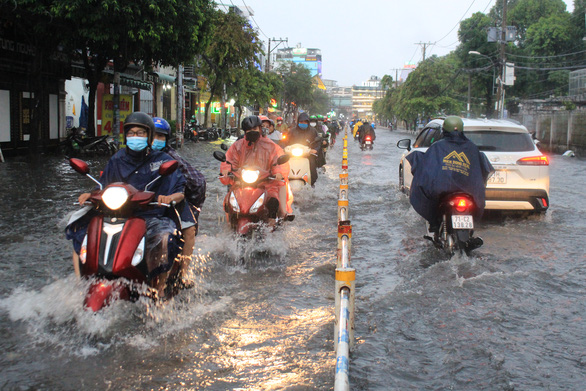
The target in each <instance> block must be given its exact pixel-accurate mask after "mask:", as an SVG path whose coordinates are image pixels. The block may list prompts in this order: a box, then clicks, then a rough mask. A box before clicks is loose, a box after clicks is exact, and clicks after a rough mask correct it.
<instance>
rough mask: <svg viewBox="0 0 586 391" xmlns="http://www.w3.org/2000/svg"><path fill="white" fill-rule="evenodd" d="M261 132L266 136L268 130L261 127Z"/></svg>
mask: <svg viewBox="0 0 586 391" xmlns="http://www.w3.org/2000/svg"><path fill="white" fill-rule="evenodd" d="M262 132H263V133H264V134H267V133H268V132H269V128H265V127H264V126H263V128H262Z"/></svg>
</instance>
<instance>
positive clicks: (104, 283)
mask: <svg viewBox="0 0 586 391" xmlns="http://www.w3.org/2000/svg"><path fill="white" fill-rule="evenodd" d="M69 163H70V165H71V167H72V168H73V169H74V170H75V171H77V172H79V173H80V174H82V175H85V176H87V177H89V178H90V179H92V180H93V181H94V182H96V183H97V184H98V186H99V187H100V189H99V190H95V191H93V192H92V193H91V197H90V198H89V200H88V201H87V202H86V204H87V205H88V206H91V209H92V210H93V212H94V214H95V215H94V216H93V217H91V220H90V223H89V225H88V228H87V233H86V236H85V238H84V240H83V243H82V246H81V251H80V254H79V269H80V274H81V276H82V277H83V278H86V279H91V281H90V286H89V289H88V291H87V293H86V296H85V299H84V305H85V307H87V308H89V309H91V310H93V311H98V310H100V309H102V308H103V307H105V306H107V305H109V304H110V303H111V302H113V301H114V300H116V299H120V300H136V299H138V298H139V297H140V296H148V297H153V298H156V297H157V291H156V289H155V286H156V285H157V279H158V278H159V277H154V278H152V277H151V276H150V274H152V272H153V270H150V269H152V268H149V262H150V261H152V259H153V257H154V256H163V257H167V258H166V259H170V258H172V259H176V257H177V256H178V255H179V251H180V250H178V246H175V247H177V249H171V250H169V251H168V252H167V248H166V247H167V246H166V245H164V246H160V247H162V249H160V251H159V252H158V253H157V251H155V250H153V251H150V250H149V249H147V248H146V243H145V239H146V231H147V225H146V221H145V220H144V219H143V218H142V217H139V216H137V215H136V213H137V212H138V211H141V210H145V209H149V208H153V207H155V206H158V203H157V202H154V199H155V193H154V192H152V191H148V188H149V186H150V185H152V184H153V183H154V182H155V181H157V180H158V179H160V178H161V177H162V176H166V175H170V174H172V173H173V172H174V171H175V170H176V169H177V166H178V163H177V161H176V160H171V161H168V162H165V163H163V164H161V166H160V168H159V176H158V177H157V178H156V179H155V180H153V181H152V182H151V183H149V184H148V185H147V186H146V187H145V189H144V191H140V190H137V189H136V188H134V187H133V186H131V185H129V184H127V183H122V182H116V183H112V184H110V185H108V186H106V187H105V188H103V187H102V185H101V183H100V182H98V181H97V180H96V179H94V178H93V177H92V176H91V175H89V167H88V165H87V164H86V163H85V162H84V161H82V160H79V159H69ZM163 206H165V207H167V208H169V212H170V213H169V215H170V217H171V218H172V219H173V220H174V221H175V224H176V225H177V227H180V226H181V225H180V221H179V217H178V214H177V212H176V210H175V206H174V205H173V204H172V205H167V204H163ZM88 209H89V208H88ZM86 212H87V211H84V210H83V209H82V210H80V212H79V215H83V214H85V213H86ZM75 217H76V216H74V217H73V218H72V220H74V219H75ZM178 232H180V231H179V230H178ZM177 240H180V238H177ZM149 270H150V273H149ZM179 271H180V263H179V262H173V266H172V267H171V270H170V272H169V274H168V278H167V281H166V294H168V295H169V296H172V295H174V294H175V293H176V289H175V288H174V281H175V280H176V279H177V277H178V274H179ZM142 284H145V285H146V288H145V285H142ZM141 286H142V288H141Z"/></svg>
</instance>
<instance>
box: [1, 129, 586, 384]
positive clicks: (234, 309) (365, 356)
mask: <svg viewBox="0 0 586 391" xmlns="http://www.w3.org/2000/svg"><path fill="white" fill-rule="evenodd" d="M406 137H409V136H408V135H406V134H405V133H398V132H390V131H388V130H386V129H379V130H377V138H376V143H375V146H374V150H373V151H367V152H362V151H360V149H359V148H358V145H357V144H356V143H354V142H353V141H351V140H349V143H348V147H349V153H348V154H349V157H348V161H349V185H350V186H349V198H350V219H351V221H352V224H353V236H352V239H353V240H352V260H351V262H352V265H353V267H355V268H356V282H357V292H356V309H357V313H356V332H355V337H356V339H357V340H356V347H355V349H354V351H353V353H352V355H351V362H350V376H351V377H350V384H351V389H353V390H423V389H425V390H446V389H454V390H579V389H582V388H583V384H584V381H585V379H586V342H585V341H586V321H585V319H584V317H585V316H586V315H585V314H586V304H585V301H584V295H585V293H586V255H585V252H586V251H585V250H586V244H584V232H586V201H585V200H584V194H586V162H585V161H584V160H579V159H568V158H563V157H561V156H553V157H552V158H551V165H550V175H551V190H550V191H551V194H550V200H551V207H550V209H549V211H548V212H547V213H546V214H545V215H544V216H529V217H527V216H524V217H519V216H500V215H494V216H489V218H488V219H486V220H485V221H482V222H481V223H480V224H479V228H478V229H477V232H478V234H479V235H480V236H482V237H483V238H484V241H485V245H484V246H483V247H482V248H480V249H478V250H476V251H474V252H473V254H472V255H471V256H470V257H465V256H456V257H454V258H452V259H450V260H448V259H446V258H445V257H444V256H442V255H441V254H440V253H439V252H438V251H437V250H435V249H434V248H433V246H432V245H431V243H430V242H428V241H425V240H424V239H423V238H422V236H423V234H424V232H425V226H424V222H423V219H422V218H420V217H419V216H418V215H417V214H416V212H415V211H414V210H413V209H412V208H411V207H410V205H409V201H408V198H407V197H406V196H405V195H404V194H402V193H400V192H399V188H398V164H399V158H400V156H401V152H402V151H401V150H399V149H397V148H396V146H395V145H396V143H397V141H398V140H400V139H401V138H406ZM214 150H219V146H218V145H214V144H208V143H197V144H193V143H190V144H187V145H186V147H185V148H183V149H182V151H181V153H182V154H183V155H184V156H185V157H186V158H187V159H188V160H189V161H191V162H192V163H193V164H194V166H195V167H197V168H199V169H200V170H202V171H203V172H204V173H205V175H206V178H207V181H208V192H207V199H206V202H205V204H204V208H203V211H202V214H201V221H200V233H199V235H198V237H197V238H196V255H197V257H196V260H195V261H194V262H193V264H192V269H193V273H194V275H195V278H196V280H197V281H198V284H197V287H196V289H194V290H189V291H183V292H181V293H180V294H179V295H178V296H176V297H175V298H174V299H173V300H171V301H170V302H169V303H166V304H164V305H156V304H154V303H152V302H150V301H148V300H144V301H142V300H141V301H139V302H137V303H128V302H118V303H115V304H114V305H113V306H111V307H109V308H107V309H106V310H104V311H102V312H99V313H96V314H91V313H88V312H86V311H84V310H83V309H82V301H83V290H84V283H83V282H79V281H77V279H76V278H75V276H74V274H73V267H72V265H71V260H70V257H71V244H70V242H68V241H67V240H66V239H65V235H64V227H65V224H66V221H67V216H68V214H70V213H71V212H73V211H75V210H76V209H77V208H76V207H75V206H73V203H74V202H75V200H76V199H77V197H78V195H79V194H80V193H81V192H83V191H86V190H88V189H90V188H92V182H91V181H90V180H89V179H87V178H83V177H81V176H80V175H79V174H77V173H75V172H74V171H73V170H72V169H70V168H69V165H68V163H67V162H66V161H65V160H64V159H62V158H59V157H45V158H43V159H42V161H41V162H31V161H29V160H27V159H20V160H19V159H16V160H14V161H9V162H8V163H4V164H0V183H2V187H1V188H0V201H1V202H0V216H1V217H0V248H1V249H2V250H1V251H0V277H1V281H2V282H1V283H0V332H1V333H2V335H3V338H2V339H1V340H0V350H1V352H2V353H0V389H7V390H13V389H19V390H33V389H34V390H39V389H42V390H79V389H88V390H104V389H112V390H120V389H124V390H145V389H153V390H167V389H168V390H198V389H207V390H237V389H242V390H283V389H288V390H314V389H333V385H334V366H335V353H334V351H333V324H334V269H335V264H336V243H337V225H336V224H337V216H336V211H337V203H336V201H337V198H338V185H339V174H340V173H341V160H342V158H341V157H342V140H341V137H339V139H338V142H337V143H336V145H335V146H334V147H333V149H332V150H330V151H329V152H328V164H327V165H326V171H325V173H322V174H320V177H319V179H318V181H317V183H316V186H315V189H306V190H305V189H304V190H305V191H303V192H301V193H300V194H296V202H295V204H294V211H295V214H296V219H295V220H294V221H293V222H291V223H288V224H287V225H286V226H284V227H283V229H281V230H278V231H277V232H274V233H270V234H268V235H267V236H266V239H265V240H264V241H262V242H255V243H252V244H248V245H247V246H245V247H244V248H243V247H242V246H238V244H237V242H236V240H235V238H234V236H233V235H232V234H231V233H229V232H228V231H227V229H226V227H225V222H224V221H223V217H224V213H223V208H222V201H223V197H224V194H225V192H226V188H225V187H224V186H222V185H221V184H220V182H219V181H218V180H217V178H216V177H217V174H218V172H219V162H217V161H216V160H214V159H213V158H212V152H213V151H214ZM88 162H89V163H90V167H91V169H92V173H94V174H96V175H98V173H99V170H101V169H102V168H103V167H104V165H105V162H106V160H105V159H103V158H102V159H89V160H88ZM242 255H245V258H246V262H245V264H244V265H243V264H241V262H240V258H241V256H242Z"/></svg>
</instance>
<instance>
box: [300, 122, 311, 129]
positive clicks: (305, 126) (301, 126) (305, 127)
mask: <svg viewBox="0 0 586 391" xmlns="http://www.w3.org/2000/svg"><path fill="white" fill-rule="evenodd" d="M308 126H309V125H308V124H302V123H300V124H299V128H301V129H307V127H308Z"/></svg>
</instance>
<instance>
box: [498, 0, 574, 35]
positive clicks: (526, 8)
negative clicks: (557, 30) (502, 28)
mask: <svg viewBox="0 0 586 391" xmlns="http://www.w3.org/2000/svg"><path fill="white" fill-rule="evenodd" d="M499 3H501V2H500V1H499ZM499 6H500V7H501V8H502V5H501V4H499ZM562 13H566V4H565V3H564V2H563V1H562V0H518V1H516V2H514V3H512V4H509V12H508V13H507V21H508V22H507V24H508V25H513V26H516V27H517V36H518V38H519V42H520V45H521V47H522V46H523V45H524V43H525V39H526V33H527V32H528V30H529V28H530V27H531V26H532V25H533V24H535V23H539V22H540V20H541V19H542V18H548V17H550V16H554V15H560V14H562Z"/></svg>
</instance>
